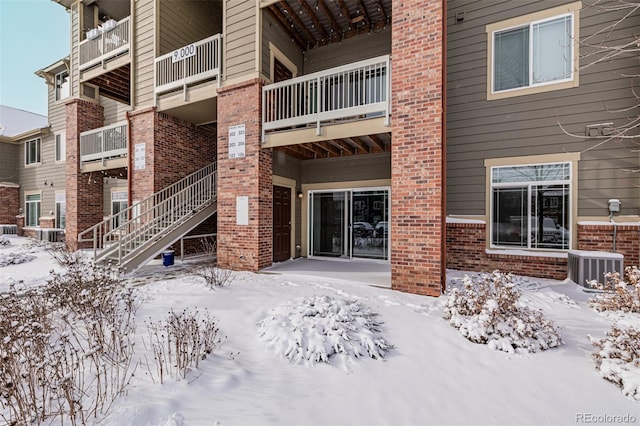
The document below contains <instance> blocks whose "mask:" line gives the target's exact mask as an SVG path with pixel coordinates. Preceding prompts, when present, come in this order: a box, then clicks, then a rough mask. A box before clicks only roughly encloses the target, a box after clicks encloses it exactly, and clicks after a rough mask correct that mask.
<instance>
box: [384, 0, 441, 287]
mask: <svg viewBox="0 0 640 426" xmlns="http://www.w3.org/2000/svg"><path fill="white" fill-rule="evenodd" d="M392 15H393V24H392V31H393V34H392V42H391V54H392V57H393V67H392V73H391V78H392V81H391V91H392V99H391V101H392V106H391V107H392V123H391V124H392V144H391V155H392V163H391V164H392V165H391V167H392V171H391V193H392V194H393V196H392V197H391V200H392V204H391V221H392V226H391V286H392V288H394V289H396V290H401V291H407V292H412V293H418V294H426V295H431V296H438V295H440V293H441V285H442V283H443V280H444V276H443V274H442V266H443V262H444V253H443V250H442V241H443V238H444V234H445V229H444V227H443V224H442V221H443V217H444V213H443V207H442V204H443V203H442V201H443V196H444V194H443V192H444V188H443V187H444V176H443V158H442V157H443V149H442V55H443V49H442V47H443V46H442V44H443V37H442V30H443V28H442V23H443V21H442V15H443V10H442V0H405V1H394V2H393V13H392Z"/></svg>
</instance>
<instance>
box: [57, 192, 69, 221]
mask: <svg viewBox="0 0 640 426" xmlns="http://www.w3.org/2000/svg"><path fill="white" fill-rule="evenodd" d="M66 226H67V197H66V194H64V193H59V194H56V228H62V229H64V228H65V227H66Z"/></svg>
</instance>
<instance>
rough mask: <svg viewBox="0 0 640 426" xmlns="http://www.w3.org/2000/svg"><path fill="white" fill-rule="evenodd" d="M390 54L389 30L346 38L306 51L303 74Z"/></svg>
mask: <svg viewBox="0 0 640 426" xmlns="http://www.w3.org/2000/svg"><path fill="white" fill-rule="evenodd" d="M390 53H391V29H390V28H387V29H383V30H381V31H379V32H375V33H370V34H365V35H361V36H357V37H353V38H348V39H346V40H344V41H343V42H342V43H331V44H328V45H326V46H322V47H317V48H315V49H311V50H309V51H307V53H306V54H305V62H304V73H305V74H310V73H312V72H316V71H322V70H325V69H327V68H333V67H338V66H340V65H345V64H349V63H352V62H357V61H362V60H364V59H369V58H374V57H376V56H381V55H388V54H390Z"/></svg>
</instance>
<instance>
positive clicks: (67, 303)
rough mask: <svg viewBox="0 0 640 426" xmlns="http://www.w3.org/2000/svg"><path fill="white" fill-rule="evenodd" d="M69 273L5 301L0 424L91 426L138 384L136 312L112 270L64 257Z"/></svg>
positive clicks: (14, 292) (15, 290)
mask: <svg viewBox="0 0 640 426" xmlns="http://www.w3.org/2000/svg"><path fill="white" fill-rule="evenodd" d="M55 256H56V258H57V259H58V260H59V262H60V264H61V265H62V266H63V267H64V268H65V270H66V273H60V274H58V273H54V272H51V278H50V279H49V280H48V281H47V284H46V285H44V286H42V287H35V288H31V289H28V288H24V284H21V283H18V284H17V285H16V284H14V285H11V286H10V291H9V292H7V293H4V294H1V295H0V336H1V339H2V340H0V360H1V362H0V408H1V410H0V418H2V419H3V420H5V421H6V423H8V424H29V423H42V422H51V423H55V420H54V419H57V420H58V422H59V423H64V422H69V423H71V424H86V423H87V422H88V420H89V418H91V417H93V418H98V417H100V416H102V415H105V414H106V413H107V411H108V409H109V408H110V406H111V403H112V402H113V400H114V399H115V398H116V397H117V396H119V395H120V394H121V393H122V391H123V389H124V387H125V386H126V385H127V384H128V380H129V379H130V377H131V376H132V372H131V371H130V366H131V365H130V364H131V355H132V352H133V332H134V304H133V298H132V295H131V292H130V291H129V290H128V289H126V288H125V287H124V284H123V282H122V280H120V279H119V278H118V275H117V274H116V273H113V272H112V271H110V269H109V268H102V267H98V266H96V265H92V264H90V263H85V262H83V260H82V259H81V257H79V256H77V255H73V254H70V253H66V252H56V253H55Z"/></svg>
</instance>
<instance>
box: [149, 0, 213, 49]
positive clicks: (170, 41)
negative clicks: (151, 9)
mask: <svg viewBox="0 0 640 426" xmlns="http://www.w3.org/2000/svg"><path fill="white" fill-rule="evenodd" d="M157 7H158V14H159V22H160V25H161V28H162V31H160V33H159V35H158V37H159V40H158V56H162V55H164V54H166V53H169V52H172V51H173V50H175V49H178V48H180V47H183V46H186V45H188V44H190V43H193V42H196V41H199V40H202V39H204V38H207V37H209V36H212V35H214V34H218V33H220V32H222V3H221V2H217V1H212V2H204V1H200V0H185V1H180V2H176V1H170V0H160V1H159V3H158V6H157Z"/></svg>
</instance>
